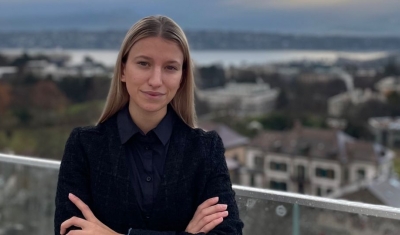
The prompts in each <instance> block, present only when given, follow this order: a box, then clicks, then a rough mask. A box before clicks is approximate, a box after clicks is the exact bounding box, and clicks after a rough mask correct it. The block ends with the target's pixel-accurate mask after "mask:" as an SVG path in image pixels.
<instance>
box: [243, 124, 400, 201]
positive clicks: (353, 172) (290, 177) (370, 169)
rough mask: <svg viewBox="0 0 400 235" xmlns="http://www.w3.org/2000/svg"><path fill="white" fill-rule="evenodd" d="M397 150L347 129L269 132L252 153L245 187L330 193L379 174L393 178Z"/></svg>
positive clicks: (252, 144)
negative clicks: (395, 151) (348, 131)
mask: <svg viewBox="0 0 400 235" xmlns="http://www.w3.org/2000/svg"><path fill="white" fill-rule="evenodd" d="M393 156H394V153H393V152H392V151H391V150H389V149H386V148H385V147H383V146H382V145H379V144H374V143H370V142H365V141H359V140H355V139H353V138H352V137H350V136H348V135H347V134H345V133H343V132H342V131H338V130H322V129H311V128H304V127H302V126H301V125H299V124H297V125H296V127H295V128H294V129H293V130H290V131H283V132H264V133H261V134H259V135H258V136H257V137H256V138H254V139H253V140H252V141H251V142H250V144H249V148H248V151H247V162H246V163H247V168H248V169H249V178H248V179H245V180H243V182H244V184H245V185H250V186H255V187H262V188H271V189H276V190H282V191H290V192H298V193H304V194H311V195H318V196H326V195H329V194H332V193H334V192H336V191H337V190H340V189H341V188H342V187H345V186H347V185H351V184H354V183H357V182H360V181H365V180H373V179H375V178H377V177H381V178H389V175H390V172H391V170H392V158H393Z"/></svg>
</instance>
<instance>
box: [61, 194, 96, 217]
mask: <svg viewBox="0 0 400 235" xmlns="http://www.w3.org/2000/svg"><path fill="white" fill-rule="evenodd" d="M68 198H69V200H71V202H72V203H74V204H75V206H76V207H78V209H79V210H80V211H81V212H82V214H83V216H84V217H85V219H87V220H88V221H91V222H95V221H97V218H96V216H94V214H93V212H92V211H91V210H90V208H89V207H88V206H87V205H86V204H85V203H84V202H83V201H82V200H81V199H79V198H78V197H77V196H75V195H74V194H72V193H70V194H68Z"/></svg>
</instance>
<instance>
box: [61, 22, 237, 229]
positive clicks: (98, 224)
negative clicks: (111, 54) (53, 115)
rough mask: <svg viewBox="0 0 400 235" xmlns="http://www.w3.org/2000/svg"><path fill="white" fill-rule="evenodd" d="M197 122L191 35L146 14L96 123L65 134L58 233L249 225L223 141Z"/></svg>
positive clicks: (125, 46) (129, 38)
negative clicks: (241, 210) (243, 219)
mask: <svg viewBox="0 0 400 235" xmlns="http://www.w3.org/2000/svg"><path fill="white" fill-rule="evenodd" d="M195 124H196V115H195V110H194V78H193V71H192V61H191V58H190V53H189V46H188V43H187V40H186V37H185V35H184V33H183V31H182V30H181V28H180V27H179V26H178V25H177V24H176V23H175V22H174V21H172V20H171V19H169V18H167V17H164V16H157V17H146V18H144V19H142V20H140V21H139V22H137V23H136V24H135V25H133V26H132V28H131V29H130V30H129V31H128V33H127V35H126V36H125V39H124V41H123V43H122V46H121V49H120V51H119V55H118V59H117V63H116V67H115V71H114V77H113V80H112V82H111V87H110V91H109V94H108V97H107V103H106V105H105V108H104V111H103V114H102V115H101V117H100V120H99V123H98V124H97V125H96V126H95V127H83V128H75V129H74V130H73V131H72V133H71V135H70V137H69V139H68V141H67V144H66V147H65V152H64V157H63V159H62V162H61V167H60V173H59V179H58V186H57V195H56V212H55V220H54V223H55V234H56V235H58V234H75V235H79V234H82V235H83V234H96V235H101V234H104V235H105V234H107V235H111V234H130V235H134V234H154V235H161V234H200V233H203V234H204V233H207V234H230V235H231V234H242V228H243V223H242V222H241V221H240V219H239V214H238V208H237V205H236V202H235V197H234V195H235V194H234V191H233V190H232V185H231V181H230V179H229V174H228V169H227V166H226V162H225V158H224V147H223V144H222V141H221V139H220V137H219V136H218V134H216V132H205V131H203V130H200V129H197V128H195Z"/></svg>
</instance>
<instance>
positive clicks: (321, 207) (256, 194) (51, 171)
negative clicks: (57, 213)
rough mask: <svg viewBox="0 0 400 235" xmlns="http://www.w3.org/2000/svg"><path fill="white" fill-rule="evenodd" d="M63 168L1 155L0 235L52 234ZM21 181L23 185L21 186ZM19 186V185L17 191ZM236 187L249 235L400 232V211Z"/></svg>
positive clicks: (57, 164) (41, 161) (20, 157)
mask: <svg viewBox="0 0 400 235" xmlns="http://www.w3.org/2000/svg"><path fill="white" fill-rule="evenodd" d="M59 166H60V162H59V161H55V160H46V159H39V158H32V157H24V156H15V155H7V154H0V235H8V234H26V232H27V231H29V233H30V234H41V235H42V234H48V232H46V233H44V232H43V231H48V230H49V229H51V231H52V227H51V226H52V216H53V214H52V213H54V205H53V204H54V203H53V201H54V195H55V186H56V180H57V175H58V169H59ZM12 178H14V179H13V180H14V181H15V182H14V183H13V182H11V181H12ZM18 179H20V182H22V183H20V184H18V182H19V181H18ZM45 184H46V185H45ZM13 185H14V186H15V185H17V186H15V189H12V186H13ZM18 185H20V189H18V187H19V186H18ZM37 187H39V189H38V190H36V188H37ZM233 189H234V190H235V192H236V199H237V203H238V207H239V212H240V216H241V218H242V220H243V221H244V223H245V228H244V234H252V235H258V234H292V235H299V234H307V235H309V234H311V235H312V234H374V235H375V234H400V232H399V231H400V208H393V207H388V206H380V205H371V204H365V203H359V202H350V201H344V200H336V199H330V198H323V197H316V196H310V195H302V194H296V193H288V192H280V191H274V190H268V189H260V188H252V187H245V186H239V185H234V186H233ZM7 190H8V191H7ZM21 192H24V193H21ZM21 194H22V195H24V197H25V198H24V199H25V201H24V200H22V199H21V200H19V201H18V200H17V199H18V197H23V196H21ZM43 194H45V196H43ZM399 196H400V195H399ZM44 197H45V198H46V200H44V201H43V199H44ZM7 198H9V199H7ZM35 198H36V199H37V200H36V199H35ZM7 200H10V201H9V202H7ZM41 200H42V201H41ZM399 200H400V197H399ZM32 202H35V203H37V205H36V204H34V206H33V207H38V208H42V207H43V208H44V209H43V210H42V209H41V210H39V211H38V210H32V213H33V214H32V215H29V213H30V212H29V211H26V210H25V209H24V208H23V207H24V206H26V205H28V206H31V207H32V205H31V204H29V203H32ZM24 203H25V204H24ZM26 203H28V204H26ZM19 210H20V212H18V211H19ZM13 211H15V213H16V214H18V213H25V214H24V216H25V217H27V218H25V219H26V220H22V219H21V218H20V216H18V215H12V214H13ZM40 211H42V213H44V214H46V216H44V217H46V218H44V219H43V222H42V223H45V224H46V225H41V226H38V225H35V223H37V221H36V222H35V219H37V216H38V215H39V214H40ZM38 212H39V214H38ZM7 213H8V214H7ZM24 216H23V217H24ZM30 216H33V217H32V218H31V219H32V220H33V222H35V223H33V224H31V225H27V224H24V223H29V222H26V221H30V220H29V219H30V218H29V217H30ZM2 220H3V221H2ZM21 226H22V227H21ZM32 226H33V227H35V226H37V227H38V229H37V232H36V233H35V232H33V233H32V231H36V230H35V229H33V230H32V228H31V229H30V230H26V229H25V228H27V227H32ZM46 226H47V228H46V229H47V230H44V228H43V227H46ZM371 226H372V227H371ZM39 227H42V228H40V229H39ZM366 228H370V229H369V230H368V229H366ZM18 229H19V230H21V233H18V231H19V230H18ZM10 231H12V232H10ZM16 231H17V232H16ZM368 231H371V232H370V233H369V232H368Z"/></svg>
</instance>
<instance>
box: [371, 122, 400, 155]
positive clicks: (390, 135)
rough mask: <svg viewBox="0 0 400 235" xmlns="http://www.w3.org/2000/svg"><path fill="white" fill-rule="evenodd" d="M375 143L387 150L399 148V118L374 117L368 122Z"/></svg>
mask: <svg viewBox="0 0 400 235" xmlns="http://www.w3.org/2000/svg"><path fill="white" fill-rule="evenodd" d="M368 125H369V127H370V130H371V132H372V133H373V134H374V136H375V142H377V143H379V144H381V145H384V146H386V147H389V148H399V147H400V117H375V118H370V119H369V120H368Z"/></svg>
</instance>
